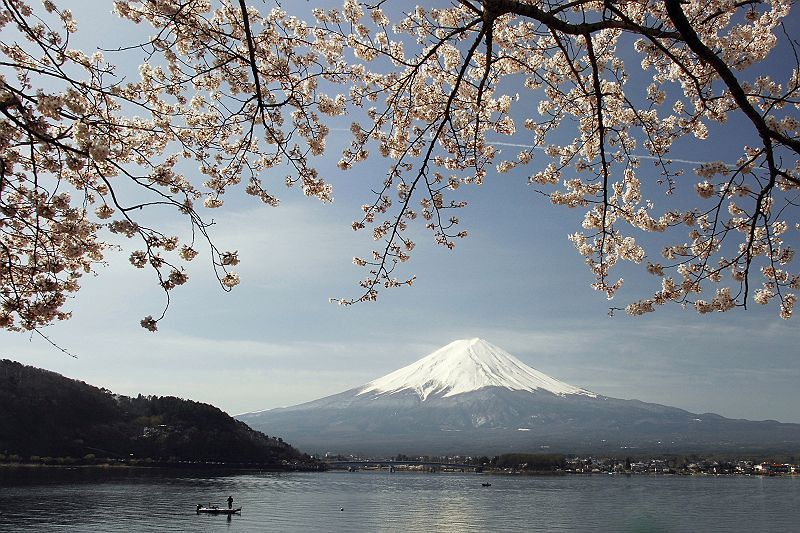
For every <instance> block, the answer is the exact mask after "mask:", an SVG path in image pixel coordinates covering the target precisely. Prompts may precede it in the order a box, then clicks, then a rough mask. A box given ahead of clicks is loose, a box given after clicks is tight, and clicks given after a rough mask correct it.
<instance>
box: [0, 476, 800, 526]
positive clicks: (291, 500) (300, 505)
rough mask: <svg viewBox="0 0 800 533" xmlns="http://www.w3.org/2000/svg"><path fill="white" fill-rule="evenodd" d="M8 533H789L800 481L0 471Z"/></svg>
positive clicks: (2, 517)
mask: <svg viewBox="0 0 800 533" xmlns="http://www.w3.org/2000/svg"><path fill="white" fill-rule="evenodd" d="M482 483H491V486H490V487H483V486H482V485H481V484H482ZM228 495H232V496H233V497H234V498H235V506H242V507H243V510H242V514H241V515H235V516H232V517H230V519H229V518H228V517H226V516H222V515H216V516H214V515H197V514H196V513H195V512H194V509H195V507H196V505H197V504H198V503H202V504H204V505H205V504H208V503H213V504H218V505H226V504H225V503H224V501H225V499H226V498H227V497H228ZM342 509H343V510H342ZM0 531H43V532H55V531H61V532H66V531H69V532H76V531H78V532H92V533H101V532H117V531H118V532H123V531H124V532H164V531H226V532H229V533H233V532H245V531H278V532H314V531H319V532H329V531H332V532H333V531H410V532H424V533H431V532H438V531H442V532H470V531H481V532H485V531H622V532H627V531H630V532H683V531H698V532H711V531H720V532H723V531H724V532H729V531H775V532H786V531H800V477H757V476H752V477H749V476H737V477H712V476H707V477H705V476H704V477H701V476H646V475H639V476H625V475H591V476H589V475H586V476H584V475H565V476H502V475H481V474H474V473H469V474H450V473H436V474H427V473H410V472H397V473H389V472H386V471H379V472H375V471H361V472H325V473H253V472H248V473H224V472H220V473H217V474H209V473H206V472H203V473H199V472H196V471H167V470H147V469H113V470H111V469H106V470H102V469H52V468H47V469H45V468H39V469H12V468H0Z"/></svg>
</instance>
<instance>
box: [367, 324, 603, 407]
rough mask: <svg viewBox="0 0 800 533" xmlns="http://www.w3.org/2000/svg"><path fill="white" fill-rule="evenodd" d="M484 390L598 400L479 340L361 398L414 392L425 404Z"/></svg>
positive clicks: (434, 356) (395, 376)
mask: <svg viewBox="0 0 800 533" xmlns="http://www.w3.org/2000/svg"><path fill="white" fill-rule="evenodd" d="M484 387H503V388H506V389H510V390H520V391H529V392H533V391H536V390H545V391H548V392H551V393H553V394H557V395H559V396H565V395H568V394H579V395H583V396H589V397H592V398H595V397H597V395H596V394H595V393H593V392H590V391H588V390H585V389H581V388H579V387H575V386H573V385H570V384H568V383H564V382H563V381H559V380H557V379H555V378H552V377H550V376H548V375H547V374H543V373H542V372H539V371H538V370H536V369H533V368H531V367H529V366H528V365H526V364H525V363H523V362H522V361H520V360H519V359H517V358H516V357H514V356H513V355H511V354H510V353H508V352H506V351H505V350H503V349H502V348H499V347H497V346H494V345H493V344H490V343H488V342H486V341H485V340H483V339H478V338H474V339H463V340H457V341H453V342H451V343H450V344H448V345H447V346H444V347H443V348H440V349H438V350H436V351H435V352H433V353H431V354H430V355H428V356H426V357H423V358H422V359H420V360H419V361H417V362H415V363H412V364H410V365H408V366H406V367H403V368H401V369H399V370H396V371H394V372H392V373H390V374H387V375H385V376H383V377H381V378H378V379H376V380H373V381H371V382H369V383H367V384H366V385H364V386H363V387H362V388H361V389H360V390H359V392H358V395H359V396H361V395H364V394H368V393H374V394H376V395H382V394H393V393H396V392H400V391H403V390H411V391H414V392H416V393H417V394H418V395H419V397H420V399H422V400H423V401H425V400H426V399H427V398H428V397H429V396H431V395H434V396H437V397H444V398H446V397H448V396H455V395H457V394H462V393H465V392H471V391H476V390H479V389H482V388H484Z"/></svg>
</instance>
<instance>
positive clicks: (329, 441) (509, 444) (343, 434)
mask: <svg viewBox="0 0 800 533" xmlns="http://www.w3.org/2000/svg"><path fill="white" fill-rule="evenodd" d="M237 418H239V419H240V420H243V421H245V422H247V423H248V424H249V425H250V426H252V427H254V428H258V429H261V430H264V431H269V432H279V433H281V434H282V435H285V436H286V437H287V438H290V439H291V440H292V441H293V442H296V443H297V444H298V445H299V446H302V447H303V448H304V449H307V450H309V451H312V452H327V451H333V452H361V453H367V454H396V453H398V452H402V453H419V454H434V453H462V454H463V453H467V454H484V453H502V452H509V451H534V450H537V449H549V450H552V451H563V452H584V451H589V452H592V451H618V450H619V449H620V448H638V449H647V450H653V451H664V452H668V451H706V450H714V451H721V450H727V451H797V450H800V425H798V424H780V423H778V422H774V421H766V422H751V421H747V420H731V419H727V418H724V417H721V416H719V415H714V414H703V415H698V414H693V413H690V412H688V411H684V410H682V409H677V408H674V407H667V406H663V405H658V404H651V403H645V402H640V401H637V400H620V399H616V398H609V397H604V396H600V395H597V394H595V393H592V392H590V391H587V390H585V389H582V388H579V387H575V386H573V385H569V384H566V383H563V382H561V381H558V380H556V379H554V378H551V377H550V376H547V375H545V374H542V373H541V372H538V371H537V370H535V369H532V368H530V367H528V366H527V365H525V364H524V363H522V362H521V361H519V360H518V359H516V358H514V357H513V356H511V355H510V354H508V353H507V352H505V351H503V350H501V349H500V348H497V347H496V346H493V345H491V344H489V343H487V342H485V341H482V340H480V339H470V340H462V341H455V342H453V343H451V344H449V345H447V346H445V347H443V348H441V349H439V350H437V351H435V352H433V353H432V354H430V355H429V356H426V357H424V358H422V359H420V360H419V361H417V362H415V363H413V364H411V365H408V366H407V367H404V368H401V369H399V370H397V371H395V372H392V373H390V374H387V375H386V376H384V377H381V378H378V379H376V380H373V381H371V382H370V383H367V384H365V385H363V386H361V387H357V388H355V389H352V390H349V391H345V392H342V393H339V394H335V395H333V396H328V397H326V398H321V399H319V400H315V401H312V402H308V403H305V404H301V405H297V406H293V407H288V408H282V409H273V410H269V411H262V412H256V413H247V414H244V415H240V416H239V417H237Z"/></svg>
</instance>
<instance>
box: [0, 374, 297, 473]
mask: <svg viewBox="0 0 800 533" xmlns="http://www.w3.org/2000/svg"><path fill="white" fill-rule="evenodd" d="M0 453H4V454H6V455H8V454H16V455H20V456H22V457H24V458H27V457H29V456H31V455H37V456H51V457H67V456H71V457H75V458H80V457H83V456H84V455H86V454H94V455H96V456H97V457H110V458H120V457H124V458H128V457H130V456H131V455H133V456H134V457H136V458H146V457H147V458H152V459H155V460H169V459H170V458H171V459H172V460H188V461H222V462H258V463H264V464H280V462H281V461H284V460H287V461H298V460H305V459H304V456H303V454H301V453H300V452H298V451H297V450H296V449H294V448H292V447H291V446H289V445H288V444H285V443H284V442H283V441H282V439H276V438H274V437H267V436H266V435H264V434H263V433H261V432H257V431H254V430H252V429H251V428H249V427H248V426H247V425H246V424H244V423H242V422H240V421H237V420H234V419H233V418H231V417H230V416H228V415H227V414H226V413H224V412H222V411H221V410H219V409H217V408H216V407H214V406H212V405H208V404H203V403H198V402H193V401H190V400H182V399H179V398H174V397H169V396H164V397H157V396H141V395H139V396H138V397H136V398H129V397H127V396H120V395H115V394H112V393H111V391H109V390H106V389H99V388H97V387H93V386H91V385H87V384H86V383H83V382H82V381H77V380H73V379H69V378H66V377H64V376H61V375H60V374H56V373H55V372H49V371H47V370H41V369H38V368H34V367H30V366H26V365H22V364H20V363H17V362H14V361H9V360H6V359H3V360H0Z"/></svg>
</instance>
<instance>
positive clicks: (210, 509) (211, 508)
mask: <svg viewBox="0 0 800 533" xmlns="http://www.w3.org/2000/svg"><path fill="white" fill-rule="evenodd" d="M196 511H197V514H200V513H208V514H227V515H231V514H234V513H241V512H242V508H241V507H237V508H236V509H228V508H227V507H217V506H216V505H211V506H209V507H203V506H202V505H198V506H197V509H196Z"/></svg>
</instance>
